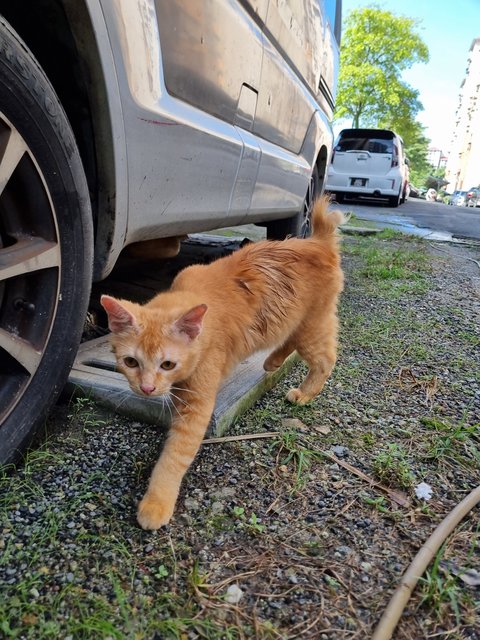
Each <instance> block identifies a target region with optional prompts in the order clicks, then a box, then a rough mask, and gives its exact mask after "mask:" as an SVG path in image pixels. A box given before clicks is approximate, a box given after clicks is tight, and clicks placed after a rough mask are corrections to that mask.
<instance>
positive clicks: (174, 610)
mask: <svg viewBox="0 0 480 640" xmlns="http://www.w3.org/2000/svg"><path fill="white" fill-rule="evenodd" d="M479 259H480V258H479V251H478V248H475V247H466V246H458V245H437V244H431V243H430V244H429V243H426V242H423V241H420V240H415V239H412V238H409V237H401V236H398V235H396V234H392V233H390V232H384V233H382V234H381V235H380V236H378V237H373V238H371V237H368V238H359V237H352V236H348V237H346V238H345V240H344V268H345V272H346V283H347V284H346V290H345V293H344V295H343V298H342V303H341V308H340V317H341V341H340V342H341V348H340V354H339V361H338V364H337V367H336V369H335V371H334V373H333V375H332V377H331V379H330V381H329V382H328V383H327V385H326V387H325V389H324V391H323V393H322V394H321V396H320V397H319V398H318V399H317V400H316V401H315V402H314V403H312V404H311V405H310V406H308V407H304V408H296V407H292V406H290V405H288V404H286V403H285V402H284V401H283V396H284V394H285V392H286V390H287V388H288V387H290V386H291V385H292V384H295V385H296V384H297V380H298V379H299V378H300V376H301V375H302V370H303V366H302V365H298V366H297V368H296V369H295V370H294V371H293V373H292V374H291V375H290V376H289V378H288V379H286V380H285V381H284V382H282V383H281V384H279V385H278V387H277V388H276V389H275V390H273V391H272V392H270V393H269V394H268V395H267V396H266V397H265V398H264V399H263V400H262V401H260V402H259V403H258V404H257V405H255V407H253V408H252V409H251V410H250V411H248V412H247V413H246V414H245V415H244V416H243V417H242V418H241V419H240V420H239V421H238V422H237V424H236V425H235V427H234V428H233V429H232V430H231V432H230V434H229V435H239V436H240V435H243V434H247V435H249V434H250V435H251V434H254V433H259V434H265V433H268V434H270V435H269V437H265V438H259V439H244V440H234V441H225V440H223V441H220V442H215V443H211V444H205V445H204V446H203V447H202V450H201V452H200V454H199V456H198V458H197V460H196V462H195V463H194V465H193V467H192V469H191V471H190V472H189V474H188V476H187V478H186V480H185V482H184V485H183V490H182V493H181V496H180V499H179V503H178V505H177V510H176V513H175V517H174V519H173V521H172V523H171V525H170V526H169V527H168V528H167V529H166V530H162V531H160V532H156V533H147V532H144V531H142V530H140V529H139V528H138V526H137V525H136V522H135V503H136V501H137V500H138V499H139V498H140V497H141V495H142V491H143V490H144V488H145V485H146V482H147V479H148V476H149V472H150V470H151V467H152V464H153V462H154V460H155V459H156V457H157V455H158V452H159V450H160V449H161V446H162V441H163V437H164V436H163V434H162V433H161V432H158V430H157V429H155V428H154V427H152V426H149V425H143V424H139V423H132V422H129V421H128V420H127V419H125V418H122V417H120V416H118V415H113V414H111V413H108V412H106V411H105V410H102V409H101V408H100V407H98V406H95V405H94V404H93V403H92V402H90V401H89V400H88V399H77V400H75V401H72V402H71V403H66V402H65V403H63V404H59V405H58V406H57V407H56V408H55V410H54V411H53V412H52V414H51V417H50V419H49V422H48V424H47V425H46V433H45V435H46V444H43V445H42V446H41V447H38V448H37V449H35V450H34V451H32V452H31V453H30V455H29V456H28V457H27V460H26V463H25V465H24V466H22V467H20V468H19V469H18V470H17V472H16V473H15V474H14V475H12V474H11V473H9V472H8V471H9V470H6V473H5V475H4V477H3V478H1V480H0V489H1V493H0V553H1V555H0V589H1V591H0V637H1V638H34V639H39V638H40V639H43V638H63V639H72V640H76V639H77V638H81V639H83V638H86V639H105V640H107V639H110V638H113V639H117V638H119V639H122V638H128V639H134V640H137V639H141V638H146V639H156V640H160V639H170V638H178V639H181V640H188V639H190V638H192V639H194V638H211V639H218V640H220V639H223V638H225V639H237V638H238V639H240V638H260V639H270V638H272V639H274V638H282V639H286V640H287V639H291V638H306V639H309V638H318V639H321V640H335V639H344V638H345V639H347V638H348V639H350V638H359V639H365V638H369V637H371V635H372V632H373V629H374V628H375V625H376V624H377V622H378V620H379V618H380V616H381V613H382V611H383V610H384V609H385V607H386V605H387V603H388V601H389V599H390V597H391V595H392V593H393V591H394V589H395V587H396V586H397V585H398V582H399V580H400V577H401V575H402V573H403V572H404V571H405V569H406V568H407V566H408V565H409V563H410V561H411V560H412V558H413V557H414V555H415V553H416V552H417V550H418V549H419V548H420V546H421V545H422V543H423V542H424V541H425V540H426V538H427V537H428V536H429V535H430V533H431V532H432V531H433V530H434V528H435V527H436V525H437V524H438V523H439V522H440V521H441V520H442V519H443V517H444V516H445V515H446V514H447V513H449V511H450V510H451V509H452V508H453V507H454V506H455V505H456V504H457V503H458V502H460V500H461V499H462V498H463V497H465V495H467V494H468V493H469V492H470V491H471V490H472V489H474V488H475V486H477V485H478V483H479V477H480V474H479V469H480V436H479V422H480V375H479V372H480V349H479V345H480V323H479V305H480V267H479V263H478V261H479ZM272 433H274V434H275V433H276V434H277V435H272ZM360 472H361V473H363V474H364V475H361V474H360ZM421 482H425V483H428V485H430V486H431V488H432V497H431V499H429V500H425V499H419V498H417V497H416V495H415V487H416V486H417V485H418V484H419V483H421ZM478 515H479V507H478V506H477V507H476V508H475V509H474V510H473V511H472V512H471V513H470V514H469V516H468V517H467V518H465V519H464V520H463V521H462V523H461V524H460V525H459V526H458V527H457V528H456V530H455V532H454V533H453V534H452V535H451V536H450V537H449V538H448V540H447V542H446V544H445V545H444V546H443V547H442V549H441V551H440V553H439V554H437V556H436V558H435V561H434V563H432V564H431V565H430V567H429V569H428V571H427V573H426V574H425V575H424V576H423V578H422V580H421V581H420V583H419V585H418V587H417V589H416V591H415V593H414V595H413V597H412V599H411V600H410V601H409V603H408V605H407V608H406V609H405V611H404V613H403V616H402V620H401V622H400V624H399V626H398V627H397V630H396V632H395V635H394V638H396V639H409V640H418V639H420V638H437V637H441V638H453V639H467V638H468V639H470V640H474V639H478V638H480V632H479V628H480V603H479V587H478V586H474V585H469V584H467V582H466V577H465V576H462V575H461V574H462V571H463V570H464V569H467V568H469V569H474V570H475V569H476V570H477V571H480V543H479V537H478V534H479V519H478ZM459 574H460V575H459ZM472 575H473V576H474V577H475V575H476V574H475V573H474V572H472Z"/></svg>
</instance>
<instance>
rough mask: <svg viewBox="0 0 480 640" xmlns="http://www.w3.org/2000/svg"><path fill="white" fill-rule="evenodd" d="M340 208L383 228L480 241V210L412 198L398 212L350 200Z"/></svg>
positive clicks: (381, 204) (383, 204) (379, 203)
mask: <svg viewBox="0 0 480 640" xmlns="http://www.w3.org/2000/svg"><path fill="white" fill-rule="evenodd" d="M339 208H340V209H342V210H343V211H353V212H354V213H355V215H356V216H357V218H359V219H360V220H370V221H373V222H376V223H378V224H379V225H380V226H382V225H383V226H387V227H392V228H395V227H402V230H404V231H405V230H408V231H409V232H410V233H415V234H417V235H421V236H426V237H431V238H432V239H435V238H437V237H438V238H443V239H449V238H450V237H454V238H469V239H475V240H480V207H476V208H473V207H454V206H448V205H446V204H442V203H440V202H427V201H426V200H421V199H418V198H410V199H409V200H407V202H405V203H404V204H402V205H400V206H399V207H397V208H391V207H388V206H387V204H386V202H383V201H374V200H349V201H347V202H345V203H344V204H342V205H339Z"/></svg>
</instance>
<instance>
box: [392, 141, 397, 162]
mask: <svg viewBox="0 0 480 640" xmlns="http://www.w3.org/2000/svg"><path fill="white" fill-rule="evenodd" d="M392 167H398V149H397V145H396V144H394V145H393V153H392Z"/></svg>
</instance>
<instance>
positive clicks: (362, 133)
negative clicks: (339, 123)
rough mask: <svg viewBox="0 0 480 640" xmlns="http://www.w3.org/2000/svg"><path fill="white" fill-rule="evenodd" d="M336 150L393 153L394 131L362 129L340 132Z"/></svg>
mask: <svg viewBox="0 0 480 640" xmlns="http://www.w3.org/2000/svg"><path fill="white" fill-rule="evenodd" d="M335 151H368V152H370V153H393V133H391V132H390V131H385V132H380V131H371V132H369V131H368V130H361V129H359V130H358V131H352V130H350V131H345V133H340V138H339V140H338V143H337V146H336V147H335Z"/></svg>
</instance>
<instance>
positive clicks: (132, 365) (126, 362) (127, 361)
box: [123, 356, 138, 369]
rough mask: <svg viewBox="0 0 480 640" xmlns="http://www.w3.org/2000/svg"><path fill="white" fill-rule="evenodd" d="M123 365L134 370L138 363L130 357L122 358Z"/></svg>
mask: <svg viewBox="0 0 480 640" xmlns="http://www.w3.org/2000/svg"><path fill="white" fill-rule="evenodd" d="M123 364H124V365H125V366H127V367H129V369H134V368H135V367H138V361H137V360H135V358H132V357H131V356H127V357H126V358H124V359H123Z"/></svg>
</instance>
